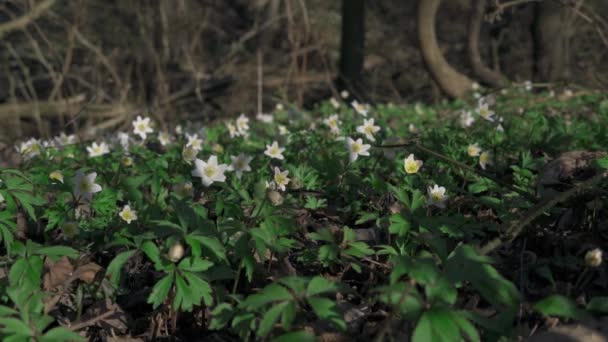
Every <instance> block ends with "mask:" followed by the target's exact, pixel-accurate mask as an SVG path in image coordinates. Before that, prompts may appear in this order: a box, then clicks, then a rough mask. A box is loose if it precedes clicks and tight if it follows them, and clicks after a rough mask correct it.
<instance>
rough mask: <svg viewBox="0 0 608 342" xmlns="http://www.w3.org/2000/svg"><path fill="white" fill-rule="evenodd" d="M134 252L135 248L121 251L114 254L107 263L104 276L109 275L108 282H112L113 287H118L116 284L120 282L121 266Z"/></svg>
mask: <svg viewBox="0 0 608 342" xmlns="http://www.w3.org/2000/svg"><path fill="white" fill-rule="evenodd" d="M136 252H137V251H136V250H132V251H126V252H122V253H120V254H118V255H116V256H115V257H114V259H112V261H111V262H110V264H109V265H108V268H107V269H106V277H107V276H109V278H110V284H112V285H113V286H114V287H118V284H119V283H120V275H121V273H122V272H121V271H122V267H123V266H124V264H125V263H126V262H127V261H129V258H131V257H132V256H133V254H135V253H136Z"/></svg>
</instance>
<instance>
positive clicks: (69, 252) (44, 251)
mask: <svg viewBox="0 0 608 342" xmlns="http://www.w3.org/2000/svg"><path fill="white" fill-rule="evenodd" d="M35 254H38V255H46V256H50V257H59V256H67V257H68V258H72V259H75V258H77V257H78V255H79V253H78V251H77V250H75V249H74V248H72V247H66V246H48V247H42V248H39V249H37V250H36V253H35Z"/></svg>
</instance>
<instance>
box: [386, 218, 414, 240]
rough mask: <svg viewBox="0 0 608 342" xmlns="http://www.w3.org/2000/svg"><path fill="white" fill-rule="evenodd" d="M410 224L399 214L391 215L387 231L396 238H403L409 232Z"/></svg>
mask: <svg viewBox="0 0 608 342" xmlns="http://www.w3.org/2000/svg"><path fill="white" fill-rule="evenodd" d="M410 228H411V225H410V222H409V221H408V220H407V219H406V218H405V217H403V215H401V214H393V215H391V218H390V226H389V227H388V231H389V233H391V234H397V236H405V235H407V233H408V232H409V231H410Z"/></svg>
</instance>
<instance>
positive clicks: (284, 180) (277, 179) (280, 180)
mask: <svg viewBox="0 0 608 342" xmlns="http://www.w3.org/2000/svg"><path fill="white" fill-rule="evenodd" d="M288 174H289V171H287V170H285V171H281V169H279V168H278V167H276V166H275V167H274V177H273V183H274V185H275V186H276V187H277V188H279V189H281V191H285V186H286V185H287V184H288V183H289V181H290V179H289V178H288V177H287V175H288Z"/></svg>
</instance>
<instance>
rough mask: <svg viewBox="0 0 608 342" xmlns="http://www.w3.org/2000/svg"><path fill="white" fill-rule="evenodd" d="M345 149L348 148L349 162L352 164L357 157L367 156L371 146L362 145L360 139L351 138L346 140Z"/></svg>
mask: <svg viewBox="0 0 608 342" xmlns="http://www.w3.org/2000/svg"><path fill="white" fill-rule="evenodd" d="M346 147H347V148H348V153H349V156H348V157H349V160H350V162H351V163H352V162H354V161H355V160H357V158H359V156H369V149H370V147H371V145H369V144H364V143H363V140H362V139H361V138H359V139H357V140H353V139H352V138H351V137H348V138H346Z"/></svg>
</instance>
